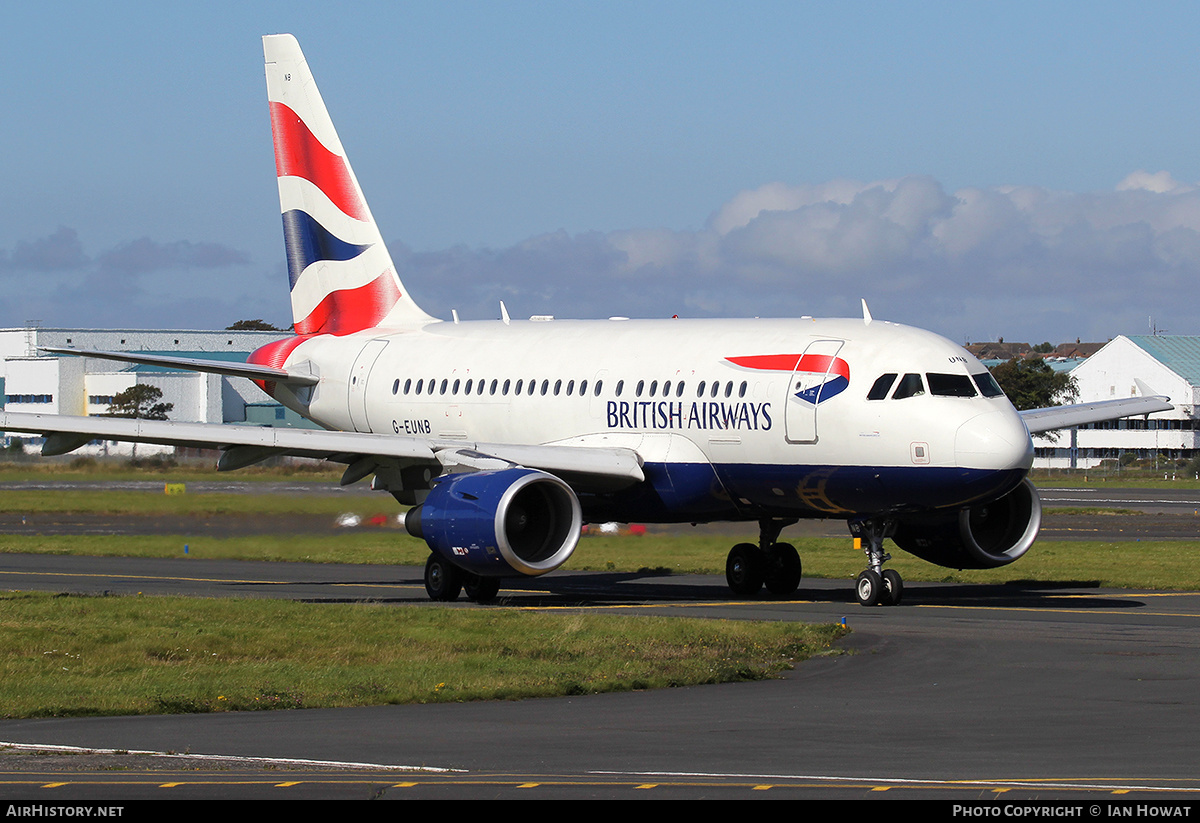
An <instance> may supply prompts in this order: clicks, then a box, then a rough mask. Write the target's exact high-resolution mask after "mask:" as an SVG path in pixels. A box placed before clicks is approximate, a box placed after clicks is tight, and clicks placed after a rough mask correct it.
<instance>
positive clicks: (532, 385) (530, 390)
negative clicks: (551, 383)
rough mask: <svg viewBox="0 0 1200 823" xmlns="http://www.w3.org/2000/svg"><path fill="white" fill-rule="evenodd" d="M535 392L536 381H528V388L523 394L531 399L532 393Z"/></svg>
mask: <svg viewBox="0 0 1200 823" xmlns="http://www.w3.org/2000/svg"><path fill="white" fill-rule="evenodd" d="M536 390H537V381H536V380H530V381H529V388H528V389H526V390H525V393H526V394H528V395H529V396H530V397H533V393H534V391H536ZM544 393H545V392H543V394H544Z"/></svg>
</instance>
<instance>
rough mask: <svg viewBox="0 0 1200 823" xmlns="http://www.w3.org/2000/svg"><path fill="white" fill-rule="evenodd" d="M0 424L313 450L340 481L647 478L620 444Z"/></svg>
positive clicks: (139, 424) (278, 451) (236, 453)
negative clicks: (438, 474)
mask: <svg viewBox="0 0 1200 823" xmlns="http://www.w3.org/2000/svg"><path fill="white" fill-rule="evenodd" d="M0 431H14V432H29V433H33V434H40V435H44V436H45V437H46V442H45V444H44V445H43V446H42V454H45V455H56V454H66V453H68V452H71V451H74V450H75V449H77V448H79V447H80V446H82V445H83V444H85V443H87V442H89V441H91V440H119V441H123V442H132V443H156V444H159V445H165V446H184V447H188V448H198V449H219V450H220V451H221V452H222V454H221V457H220V458H219V459H218V461H217V468H218V469H221V470H230V469H238V468H242V467H243V466H248V465H250V464H252V463H257V462H258V461H260V460H263V459H265V458H267V457H272V456H275V455H290V456H295V457H314V458H320V459H325V460H331V461H333V462H337V463H347V464H349V467H348V468H347V469H346V473H345V474H344V475H343V477H342V482H343V484H344V485H345V484H348V483H353V482H355V481H357V480H361V479H362V478H363V477H366V476H367V475H368V474H371V473H372V472H373V471H374V470H375V469H376V468H380V467H384V466H398V465H419V464H429V465H431V466H438V465H446V466H462V467H467V468H470V469H475V470H477V469H479V468H490V467H492V464H496V463H498V462H499V463H503V464H519V465H522V466H525V467H527V468H531V469H541V470H542V471H546V472H549V473H551V474H555V475H559V476H562V478H563V479H564V480H566V482H568V483H572V484H574V483H573V481H576V482H579V483H580V484H581V485H585V486H597V485H599V486H603V487H606V488H621V487H624V486H630V485H633V484H634V483H638V482H641V481H642V480H644V479H645V475H644V473H643V472H642V462H641V459H640V458H639V457H638V455H637V452H635V451H633V450H632V449H625V448H603V447H592V446H554V445H550V446H537V445H529V446H524V445H512V444H508V445H506V444H499V443H491V444H489V443H468V442H463V441H460V440H445V441H439V440H426V439H422V438H418V437H408V436H399V435H390V434H371V433H364V432H340V431H324V430H319V429H291V428H270V427H259V426H236V425H228V424H222V423H184V422H178V421H174V420H136V419H131V418H123V417H77V416H71V415H61V414H28V413H22V412H0ZM489 461H490V464H489Z"/></svg>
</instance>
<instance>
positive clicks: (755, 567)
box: [725, 543, 765, 597]
mask: <svg viewBox="0 0 1200 823" xmlns="http://www.w3.org/2000/svg"><path fill="white" fill-rule="evenodd" d="M764 574H765V570H764V569H763V560H762V552H761V551H760V550H759V548H758V546H755V545H754V544H753V543H738V544H737V545H736V546H734V547H733V548H732V549H730V550H729V559H728V560H726V561H725V582H727V583H728V584H729V588H730V589H732V590H733V593H734V594H736V595H739V596H741V597H753V596H754V595H756V594H758V590H759V589H761V588H762V585H763V576H764Z"/></svg>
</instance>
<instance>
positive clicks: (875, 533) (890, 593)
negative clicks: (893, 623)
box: [850, 518, 904, 606]
mask: <svg viewBox="0 0 1200 823" xmlns="http://www.w3.org/2000/svg"><path fill="white" fill-rule="evenodd" d="M895 531H896V521H894V520H889V519H886V518H884V519H881V520H873V519H869V520H851V521H850V533H851V534H852V535H854V536H855V537H857V538H859V539H860V540H862V544H863V551H865V552H866V554H867V569H866V571H864V572H862V574H860V575H859V576H858V579H857V580H856V581H855V582H854V595H855V597H856V598H858V602H859V603H860V604H861V605H863V606H898V605H900V600H901V598H903V597H904V581H903V580H902V579H901V577H900V573H899V572H898V571H896V570H895V569H884V568H883V564H884V563H886V562H887V561H888V560H891V559H892V556H891V555H890V554H887V553H886V552H884V550H883V541H884V540H885V539H886V538H888V537H891V536H892V534H894V533H895Z"/></svg>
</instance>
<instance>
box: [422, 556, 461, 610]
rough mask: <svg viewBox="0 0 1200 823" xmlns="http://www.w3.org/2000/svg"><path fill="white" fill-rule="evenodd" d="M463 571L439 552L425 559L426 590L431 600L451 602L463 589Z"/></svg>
mask: <svg viewBox="0 0 1200 823" xmlns="http://www.w3.org/2000/svg"><path fill="white" fill-rule="evenodd" d="M462 578H463V573H462V572H461V571H460V570H459V568H458V566H455V565H454V564H453V563H451V562H450V561H449V560H447V559H446V558H444V557H442V556H441V555H440V554H438V553H437V552H434V553H433V554H431V555H429V559H428V560H426V561H425V591H426V593H427V594H428V595H429V599H430V600H435V601H438V602H440V603H449V602H450V601H452V600H457V599H458V593H459V592H460V591H462V585H463V581H462Z"/></svg>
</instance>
